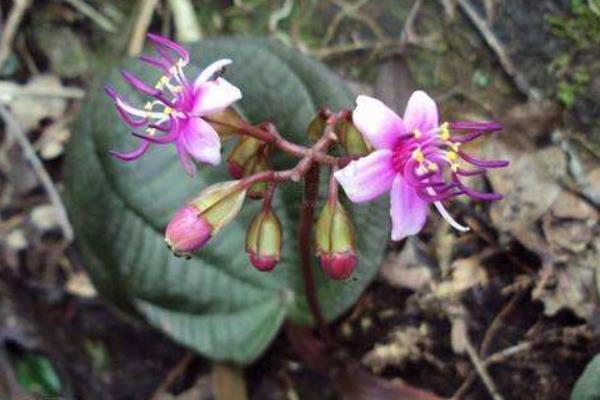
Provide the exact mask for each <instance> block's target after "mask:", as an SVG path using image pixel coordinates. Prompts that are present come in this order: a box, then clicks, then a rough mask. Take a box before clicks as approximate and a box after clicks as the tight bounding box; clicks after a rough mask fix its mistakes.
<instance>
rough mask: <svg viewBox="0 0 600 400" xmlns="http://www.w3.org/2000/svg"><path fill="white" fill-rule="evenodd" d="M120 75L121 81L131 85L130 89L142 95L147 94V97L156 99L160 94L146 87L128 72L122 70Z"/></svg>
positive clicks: (158, 91)
mask: <svg viewBox="0 0 600 400" xmlns="http://www.w3.org/2000/svg"><path fill="white" fill-rule="evenodd" d="M121 75H122V76H123V79H125V80H126V81H127V83H129V84H130V85H131V87H133V88H134V89H136V90H138V91H140V92H142V93H144V94H147V95H148V96H152V97H157V96H158V95H160V93H161V91H160V90H158V89H155V88H153V87H150V86H148V85H147V84H146V83H145V82H144V81H142V80H141V79H139V78H138V77H137V76H135V75H134V74H132V73H131V72H129V71H125V70H123V71H121Z"/></svg>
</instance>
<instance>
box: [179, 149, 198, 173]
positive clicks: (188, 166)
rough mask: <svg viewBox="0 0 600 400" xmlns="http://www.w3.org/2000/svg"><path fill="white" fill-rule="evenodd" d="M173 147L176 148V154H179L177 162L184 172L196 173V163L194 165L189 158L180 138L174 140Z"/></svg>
mask: <svg viewBox="0 0 600 400" xmlns="http://www.w3.org/2000/svg"><path fill="white" fill-rule="evenodd" d="M175 148H176V149H177V154H178V155H179V162H180V163H181V166H182V167H183V170H184V171H185V173H186V174H188V175H189V176H194V175H196V165H194V162H193V161H192V160H191V159H190V156H189V155H188V153H187V151H186V149H185V146H184V144H183V142H182V141H181V140H178V141H177V142H175Z"/></svg>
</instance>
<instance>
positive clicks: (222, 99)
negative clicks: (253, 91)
mask: <svg viewBox="0 0 600 400" xmlns="http://www.w3.org/2000/svg"><path fill="white" fill-rule="evenodd" d="M241 98H242V92H241V91H240V89H238V88H237V87H235V86H233V85H232V84H231V83H229V82H227V81H226V80H225V79H223V78H217V79H216V80H214V81H208V82H204V83H202V84H201V85H199V86H198V88H197V89H196V93H195V104H194V108H193V111H192V112H193V113H194V114H196V115H208V114H213V113H216V112H219V111H222V110H224V109H225V108H227V107H229V106H230V105H231V104H233V103H234V102H236V101H238V100H239V99H241Z"/></svg>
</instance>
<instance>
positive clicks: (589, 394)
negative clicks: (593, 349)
mask: <svg viewBox="0 0 600 400" xmlns="http://www.w3.org/2000/svg"><path fill="white" fill-rule="evenodd" d="M571 400H600V355H596V357H594V358H593V359H592V361H591V362H590V363H589V364H588V365H587V367H585V371H583V374H581V376H580V377H579V379H578V380H577V382H576V383H575V387H574V388H573V393H571Z"/></svg>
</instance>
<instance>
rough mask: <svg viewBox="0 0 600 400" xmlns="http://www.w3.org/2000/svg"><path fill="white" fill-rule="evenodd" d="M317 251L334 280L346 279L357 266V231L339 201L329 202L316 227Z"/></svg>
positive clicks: (325, 268) (323, 266) (322, 264)
mask: <svg viewBox="0 0 600 400" xmlns="http://www.w3.org/2000/svg"><path fill="white" fill-rule="evenodd" d="M315 249H316V254H317V256H318V257H320V260H321V267H322V268H323V270H324V272H325V273H326V274H327V275H328V276H329V277H330V278H332V279H346V278H348V277H350V275H352V272H353V271H354V267H355V266H356V255H355V243H354V228H353V227H352V221H351V220H350V218H349V216H348V213H347V212H346V210H345V209H344V207H343V206H342V205H341V204H340V202H339V201H335V202H332V201H328V202H327V204H326V205H325V207H323V210H322V211H321V214H320V215H319V218H318V219H317V224H316V226H315Z"/></svg>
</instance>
